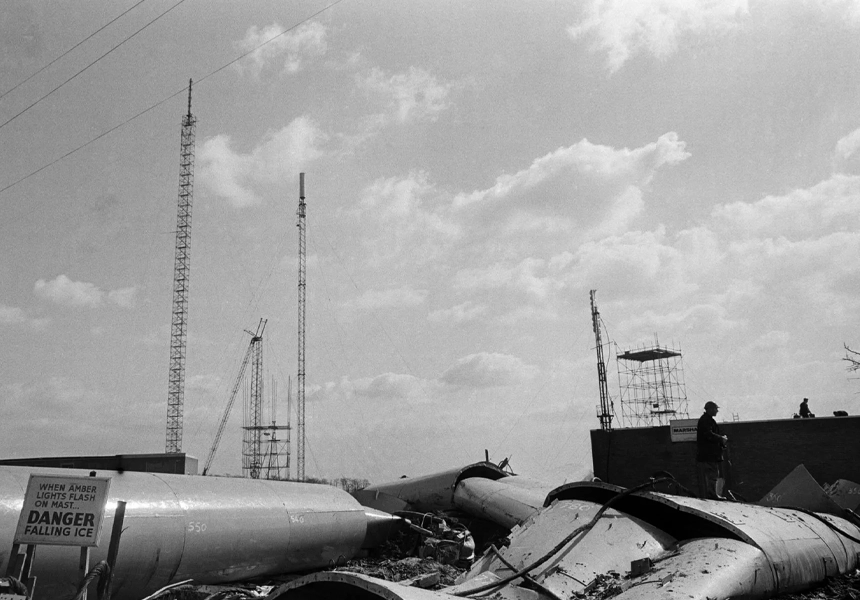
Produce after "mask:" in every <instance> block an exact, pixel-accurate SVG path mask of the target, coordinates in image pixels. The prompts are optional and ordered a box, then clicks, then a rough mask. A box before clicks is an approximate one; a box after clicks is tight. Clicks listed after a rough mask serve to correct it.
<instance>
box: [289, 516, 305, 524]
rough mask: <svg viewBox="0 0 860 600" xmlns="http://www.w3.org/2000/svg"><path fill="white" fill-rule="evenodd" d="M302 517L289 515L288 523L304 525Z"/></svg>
mask: <svg viewBox="0 0 860 600" xmlns="http://www.w3.org/2000/svg"><path fill="white" fill-rule="evenodd" d="M304 522H305V517H304V515H290V523H304Z"/></svg>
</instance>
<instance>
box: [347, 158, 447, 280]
mask: <svg viewBox="0 0 860 600" xmlns="http://www.w3.org/2000/svg"><path fill="white" fill-rule="evenodd" d="M358 216H359V217H360V218H364V219H367V220H369V221H370V222H372V227H371V229H372V230H373V231H376V232H377V236H375V237H374V238H372V239H371V238H367V240H366V241H367V247H368V250H369V251H370V252H371V254H372V256H373V257H374V259H373V260H374V262H376V263H386V264H391V263H392V262H395V263H404V262H405V263H412V264H422V263H424V262H427V261H432V260H434V259H435V258H437V257H438V256H439V254H440V252H442V250H443V249H444V248H445V246H446V244H447V243H448V242H449V241H450V240H451V239H452V238H453V237H455V236H456V235H457V233H458V226H457V224H456V223H455V222H454V221H452V220H451V219H450V218H449V217H448V215H447V207H446V206H445V205H443V204H442V203H441V202H440V200H439V192H438V191H437V190H436V189H435V187H434V186H433V185H432V184H431V183H430V182H429V178H428V176H427V174H426V173H425V172H423V171H414V172H412V173H409V174H408V175H406V176H404V177H389V178H380V179H377V180H376V181H374V182H373V183H372V184H371V185H369V186H368V187H367V188H366V189H365V190H364V191H363V192H362V194H361V200H360V202H359V209H358Z"/></svg>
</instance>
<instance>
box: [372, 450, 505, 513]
mask: <svg viewBox="0 0 860 600" xmlns="http://www.w3.org/2000/svg"><path fill="white" fill-rule="evenodd" d="M506 476H507V474H506V473H505V472H504V471H502V470H501V469H500V468H499V467H498V466H496V465H494V464H493V463H489V462H479V463H475V464H472V465H467V466H465V467H458V468H455V469H449V470H447V471H442V472H440V473H433V474H431V475H424V476H422V477H403V478H401V479H397V480H396V481H392V482H390V483H383V484H380V485H372V486H369V487H367V488H365V489H364V490H363V492H362V494H361V495H360V496H359V499H360V500H361V501H362V503H365V502H372V500H373V496H374V495H375V494H376V492H380V496H381V497H383V498H385V497H386V496H391V497H394V498H399V499H400V500H402V501H403V502H406V503H408V506H405V507H402V508H399V509H397V510H415V511H419V512H424V511H434V510H449V509H451V508H453V506H454V487H455V486H456V485H457V483H458V482H460V481H461V480H463V479H466V478H469V477H484V478H487V479H501V478H502V477H506ZM365 506H370V507H371V508H375V509H377V510H388V508H386V506H388V507H391V502H390V499H389V502H388V503H387V504H386V506H381V505H376V504H374V503H367V504H365ZM389 512H390V511H389Z"/></svg>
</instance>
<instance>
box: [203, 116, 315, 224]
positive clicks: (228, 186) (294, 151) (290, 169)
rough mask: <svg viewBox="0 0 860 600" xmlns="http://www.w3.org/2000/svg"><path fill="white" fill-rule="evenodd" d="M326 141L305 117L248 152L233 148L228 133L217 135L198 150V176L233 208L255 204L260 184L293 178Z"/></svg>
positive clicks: (265, 139)
mask: <svg viewBox="0 0 860 600" xmlns="http://www.w3.org/2000/svg"><path fill="white" fill-rule="evenodd" d="M326 140H327V136H326V134H325V133H323V132H322V131H321V130H320V129H319V127H318V126H317V124H316V123H315V122H314V121H313V120H311V119H310V118H308V117H299V118H297V119H294V120H293V121H292V122H291V123H290V124H289V125H287V126H286V127H283V128H282V129H280V130H278V131H270V132H268V133H267V134H266V135H265V137H264V138H263V140H262V141H261V142H260V143H259V144H258V145H257V147H256V148H254V149H253V150H251V152H249V153H247V154H242V153H240V152H236V151H234V150H233V149H232V147H231V140H230V137H229V136H227V135H225V134H221V135H217V136H215V137H212V138H209V139H208V140H206V141H205V142H204V143H203V146H202V147H201V149H200V152H199V154H198V156H199V159H200V174H199V175H198V179H199V180H200V182H201V184H202V185H204V186H205V187H206V188H207V189H209V190H210V191H211V192H212V193H214V194H216V195H218V196H221V197H222V198H226V199H227V201H228V202H229V203H230V204H231V205H233V206H234V207H236V208H244V207H248V206H254V205H257V204H259V203H260V202H261V201H262V197H261V196H260V193H259V192H258V188H259V187H261V186H264V185H272V184H276V183H278V182H281V181H284V180H286V179H290V178H293V177H295V173H296V172H298V171H301V170H302V169H303V168H304V167H305V165H307V164H308V163H310V162H312V161H314V160H316V159H317V158H319V157H320V156H322V155H323V150H322V148H321V147H322V145H323V144H324V143H325V142H326Z"/></svg>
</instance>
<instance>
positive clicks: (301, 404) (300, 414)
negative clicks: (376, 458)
mask: <svg viewBox="0 0 860 600" xmlns="http://www.w3.org/2000/svg"><path fill="white" fill-rule="evenodd" d="M296 214H297V215H298V223H297V225H298V228H299V302H298V305H299V323H298V327H299V336H298V338H299V339H298V341H299V349H298V377H297V382H298V390H297V394H296V395H297V400H298V402H297V408H296V421H297V422H298V434H299V435H298V439H297V440H296V457H297V460H296V462H297V463H298V467H297V469H296V470H297V473H296V478H297V479H298V480H299V481H304V480H305V297H306V282H305V276H306V269H307V262H306V257H305V254H306V250H307V243H306V224H305V217H306V206H305V174H304V173H299V208H298V211H297V212H296Z"/></svg>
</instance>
